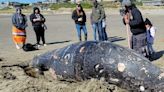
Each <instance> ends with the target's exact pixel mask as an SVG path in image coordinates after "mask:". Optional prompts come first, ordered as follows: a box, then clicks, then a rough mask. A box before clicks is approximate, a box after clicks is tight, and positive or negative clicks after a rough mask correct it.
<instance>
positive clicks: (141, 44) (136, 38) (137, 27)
mask: <svg viewBox="0 0 164 92" xmlns="http://www.w3.org/2000/svg"><path fill="white" fill-rule="evenodd" d="M122 4H123V6H125V9H126V11H127V13H128V14H125V15H124V19H123V20H124V23H125V24H128V25H129V26H130V30H131V33H132V37H131V49H134V50H135V51H137V52H139V53H140V54H143V55H144V56H145V57H148V55H149V53H148V48H147V41H146V28H145V25H144V20H143V17H142V14H141V12H140V11H139V10H138V9H137V7H136V6H135V5H134V4H132V3H131V1H130V0H124V1H123V2H122Z"/></svg>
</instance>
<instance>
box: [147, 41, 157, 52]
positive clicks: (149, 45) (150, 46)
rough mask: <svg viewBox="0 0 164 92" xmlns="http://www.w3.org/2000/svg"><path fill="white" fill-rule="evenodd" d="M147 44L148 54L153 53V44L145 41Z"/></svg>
mask: <svg viewBox="0 0 164 92" xmlns="http://www.w3.org/2000/svg"><path fill="white" fill-rule="evenodd" d="M147 45H148V50H149V54H150V55H151V54H153V53H154V52H155V51H154V49H153V44H152V43H147Z"/></svg>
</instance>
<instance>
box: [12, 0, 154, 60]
mask: <svg viewBox="0 0 164 92" xmlns="http://www.w3.org/2000/svg"><path fill="white" fill-rule="evenodd" d="M122 5H123V6H124V7H125V14H124V16H123V22H124V24H125V25H129V26H130V32H131V34H132V35H131V37H130V38H131V39H130V48H131V49H134V50H135V51H137V52H138V53H141V54H143V55H144V56H145V57H148V58H149V57H150V56H151V55H152V54H154V52H155V51H154V49H153V47H152V45H153V43H154V36H155V28H154V27H153V25H152V23H151V22H150V20H149V19H148V18H146V20H145V21H144V20H143V17H142V14H141V12H140V11H139V10H138V9H137V7H136V6H135V5H134V4H132V3H131V1H130V0H123V2H122ZM72 19H73V20H74V21H75V26H76V29H77V35H78V39H79V41H82V36H81V30H83V32H84V38H85V41H87V28H86V21H87V18H86V14H85V12H84V10H83V7H82V5H81V4H80V3H77V4H76V9H75V10H74V11H73V13H72ZM90 20H91V25H92V28H93V33H94V40H99V41H105V40H107V39H108V37H107V33H106V15H105V10H104V8H103V6H102V5H101V4H100V3H98V2H97V1H96V0H93V8H92V13H91V16H90ZM30 21H31V23H32V26H33V29H34V31H35V34H36V42H37V43H36V44H37V45H40V39H42V42H43V45H44V46H46V43H45V37H44V32H45V24H44V23H45V21H46V19H45V18H44V16H43V15H42V14H41V13H40V10H39V8H37V7H35V8H34V11H33V13H32V14H31V15H30ZM12 23H13V30H12V34H13V40H14V42H15V45H16V48H17V49H20V48H21V47H20V46H19V44H20V43H22V44H23V45H24V44H25V42H26V30H25V29H26V27H27V26H28V25H27V17H26V16H25V15H24V14H22V12H21V8H17V9H16V13H15V14H14V15H13V17H12Z"/></svg>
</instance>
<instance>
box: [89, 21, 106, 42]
mask: <svg viewBox="0 0 164 92" xmlns="http://www.w3.org/2000/svg"><path fill="white" fill-rule="evenodd" d="M92 27H93V31H94V39H95V40H97V32H98V37H99V40H100V41H103V40H104V39H103V38H104V37H103V29H102V21H100V22H97V23H93V24H92Z"/></svg>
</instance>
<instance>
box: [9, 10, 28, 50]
mask: <svg viewBox="0 0 164 92" xmlns="http://www.w3.org/2000/svg"><path fill="white" fill-rule="evenodd" d="M12 24H13V28H12V35H13V41H14V43H15V46H16V48H17V49H21V47H20V45H22V47H23V46H24V45H25V42H26V30H25V29H26V27H27V26H28V25H27V17H26V16H25V15H24V14H23V13H22V9H21V8H20V7H18V8H16V13H15V14H14V15H13V16H12Z"/></svg>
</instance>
